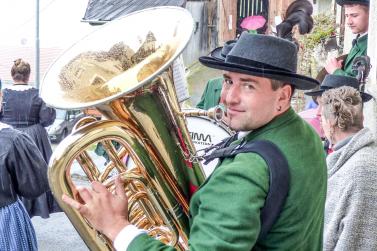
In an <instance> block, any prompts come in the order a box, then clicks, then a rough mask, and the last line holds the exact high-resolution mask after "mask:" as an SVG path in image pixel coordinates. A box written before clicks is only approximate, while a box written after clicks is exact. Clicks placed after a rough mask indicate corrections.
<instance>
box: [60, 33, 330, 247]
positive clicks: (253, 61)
mask: <svg viewBox="0 0 377 251" xmlns="http://www.w3.org/2000/svg"><path fill="white" fill-rule="evenodd" d="M250 48H253V50H252V51H251V50H250ZM266 55H267V56H266ZM200 62H201V63H202V64H203V65H205V66H208V67H211V68H215V69H219V70H223V71H224V72H223V73H224V74H223V77H224V87H223V89H222V94H221V96H222V100H224V105H225V106H226V108H227V113H228V114H227V116H228V117H229V123H228V124H229V126H230V128H232V129H233V130H235V131H238V132H243V133H241V134H240V135H239V138H238V139H236V140H235V141H234V142H232V143H233V144H235V145H237V144H238V145H240V146H241V145H243V143H245V142H249V141H254V140H268V141H271V142H272V143H274V144H275V145H276V146H277V147H278V148H279V149H280V150H281V151H282V153H283V155H284V156H285V158H286V159H287V161H288V164H289V168H288V169H289V173H290V180H291V182H290V185H289V192H288V196H287V197H286V199H285V203H284V206H283V208H282V209H281V211H280V214H278V217H277V219H276V221H275V222H274V224H273V225H272V228H271V229H270V231H268V233H267V234H266V236H265V237H263V238H261V239H259V238H258V237H259V235H260V231H261V224H262V223H261V208H263V205H264V204H265V201H266V196H267V193H268V191H269V171H268V166H267V163H266V162H265V161H264V160H263V159H262V158H261V157H260V156H259V155H258V154H256V153H252V152H246V153H239V154H237V155H236V156H235V157H232V158H225V159H224V160H223V161H222V162H221V164H219V165H218V166H217V167H216V169H215V170H214V172H213V173H212V174H211V176H210V177H209V178H208V179H207V180H206V182H205V183H204V184H203V185H202V186H201V187H200V189H199V190H198V191H197V192H196V193H195V194H194V195H193V197H192V198H191V200H190V235H189V246H190V250H228V251H230V250H251V249H256V250H262V249H263V250H320V249H321V248H322V229H323V214H324V203H325V194H326V180H327V176H326V164H325V156H324V153H323V150H322V144H321V140H320V138H319V137H318V135H316V134H315V132H314V131H313V130H312V128H310V126H309V125H308V124H306V123H304V121H303V120H302V119H301V118H300V117H299V116H298V115H297V114H296V113H295V112H294V110H293V109H292V108H291V97H292V95H293V91H294V89H295V88H298V89H311V88H314V87H315V86H317V85H318V82H317V81H316V80H314V79H312V78H309V77H306V76H302V75H299V74H297V73H296V70H297V69H296V67H297V47H296V45H295V44H294V43H292V42H290V41H287V40H285V39H281V38H277V37H272V36H266V35H256V34H250V33H243V34H242V35H241V36H240V38H239V39H238V40H237V42H236V43H235V44H234V46H233V49H232V50H231V51H230V52H229V53H228V54H227V56H226V60H225V61H220V60H218V59H215V58H213V57H211V56H209V57H202V58H200ZM267 66H268V67H267ZM307 142H311V144H307ZM298 152H299V153H300V154H297V153H298ZM313 177H315V179H313ZM79 193H80V196H81V198H82V201H80V202H79V201H76V200H73V199H72V198H70V197H68V196H67V195H63V201H65V202H66V203H68V204H69V205H70V206H72V207H74V208H75V209H77V210H78V212H79V213H81V214H82V215H83V216H84V217H85V218H86V219H87V220H88V221H89V222H90V223H91V225H92V226H93V227H95V228H96V229H98V230H99V231H100V232H102V233H103V234H105V235H106V236H107V237H109V238H110V240H112V241H113V243H114V246H115V248H116V249H117V250H173V248H172V247H169V246H166V245H164V244H163V243H161V242H160V241H158V240H155V239H153V238H151V237H149V236H148V235H147V234H146V233H145V232H144V231H142V230H139V229H137V228H136V227H135V226H133V225H131V224H130V223H129V222H128V216H127V215H128V212H127V211H128V210H127V196H126V195H125V194H124V186H123V184H122V182H121V181H120V179H117V180H116V194H110V192H109V191H108V190H107V189H106V187H104V186H103V185H102V184H100V183H98V182H93V183H92V188H81V189H79ZM240 195H242V196H240ZM100 212H101V213H102V215H101V217H99V214H100ZM298 212H299V213H298ZM104 215H106V217H105V218H106V220H103V219H104Z"/></svg>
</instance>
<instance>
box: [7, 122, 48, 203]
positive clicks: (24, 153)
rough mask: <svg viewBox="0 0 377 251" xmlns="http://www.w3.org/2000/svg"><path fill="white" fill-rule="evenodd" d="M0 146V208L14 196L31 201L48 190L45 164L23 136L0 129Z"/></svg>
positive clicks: (36, 150) (13, 198)
mask: <svg viewBox="0 0 377 251" xmlns="http://www.w3.org/2000/svg"><path fill="white" fill-rule="evenodd" d="M0 145H1V147H0V207H4V206H7V205H9V204H11V203H13V202H15V201H16V200H17V197H18V196H23V197H26V198H35V197H38V196H39V195H41V194H42V193H44V192H46V191H48V190H49V186H48V180H47V164H46V162H45V161H44V159H43V157H42V155H41V153H40V152H39V150H38V148H37V147H36V145H35V144H34V142H33V141H32V140H31V139H30V138H29V137H28V136H27V135H26V134H24V133H22V132H20V131H17V130H15V129H11V128H3V129H0Z"/></svg>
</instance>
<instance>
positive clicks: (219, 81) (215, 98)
mask: <svg viewBox="0 0 377 251" xmlns="http://www.w3.org/2000/svg"><path fill="white" fill-rule="evenodd" d="M223 80H224V79H223V77H220V78H214V79H210V80H209V81H208V82H207V85H206V87H205V89H204V92H203V94H202V98H201V99H200V101H199V103H198V104H197V105H196V108H199V109H203V110H208V109H209V108H212V107H214V106H216V105H218V104H219V101H220V95H221V89H222V87H223Z"/></svg>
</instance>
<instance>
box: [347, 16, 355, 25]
mask: <svg viewBox="0 0 377 251" xmlns="http://www.w3.org/2000/svg"><path fill="white" fill-rule="evenodd" d="M346 23H347V24H348V25H351V24H352V23H353V20H352V18H351V17H346Z"/></svg>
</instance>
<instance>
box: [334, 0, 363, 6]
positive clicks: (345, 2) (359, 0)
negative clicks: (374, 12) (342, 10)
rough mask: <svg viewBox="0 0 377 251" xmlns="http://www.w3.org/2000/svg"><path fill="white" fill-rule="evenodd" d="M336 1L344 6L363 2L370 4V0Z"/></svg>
mask: <svg viewBox="0 0 377 251" xmlns="http://www.w3.org/2000/svg"><path fill="white" fill-rule="evenodd" d="M336 3H337V4H339V5H340V6H343V5H345V4H362V5H368V6H369V0H336Z"/></svg>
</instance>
